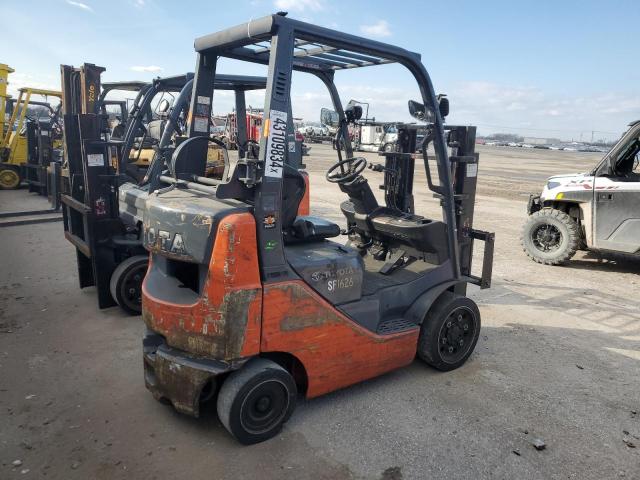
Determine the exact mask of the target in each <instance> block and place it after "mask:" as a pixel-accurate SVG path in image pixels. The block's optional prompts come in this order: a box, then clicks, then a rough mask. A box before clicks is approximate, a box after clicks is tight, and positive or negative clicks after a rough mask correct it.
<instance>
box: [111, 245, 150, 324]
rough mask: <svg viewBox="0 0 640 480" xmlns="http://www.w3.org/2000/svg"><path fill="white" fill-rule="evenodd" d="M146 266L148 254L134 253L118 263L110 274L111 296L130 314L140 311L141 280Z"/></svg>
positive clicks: (136, 313)
mask: <svg viewBox="0 0 640 480" xmlns="http://www.w3.org/2000/svg"><path fill="white" fill-rule="evenodd" d="M148 266H149V256H148V255H134V256H133V257H129V258H127V259H126V260H125V261H124V262H122V263H121V264H120V265H118V266H117V267H116V269H115V270H114V271H113V274H111V281H110V282H109V287H110V291H111V296H112V297H113V299H114V300H115V301H116V303H117V304H118V305H120V308H122V309H123V310H124V311H125V312H127V313H129V314H130V315H140V314H141V313H142V281H143V280H144V276H145V275H146V273H147V268H148Z"/></svg>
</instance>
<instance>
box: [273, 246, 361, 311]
mask: <svg viewBox="0 0 640 480" xmlns="http://www.w3.org/2000/svg"><path fill="white" fill-rule="evenodd" d="M285 256H286V258H287V261H288V262H289V265H291V268H293V269H294V270H295V272H296V273H297V274H298V275H299V276H300V277H301V278H302V279H303V280H304V281H305V283H306V284H307V285H309V286H310V287H311V288H313V289H314V290H315V291H316V292H317V293H319V294H320V295H321V296H322V297H324V298H325V299H326V300H328V301H329V302H330V303H331V304H333V305H340V304H343V303H348V302H353V301H355V300H360V297H361V296H362V278H363V272H364V264H363V262H362V257H361V256H360V254H359V253H358V252H357V250H355V249H353V248H350V247H346V246H344V245H341V244H339V243H336V242H331V241H329V240H323V241H318V242H304V243H299V244H293V245H288V246H287V247H285Z"/></svg>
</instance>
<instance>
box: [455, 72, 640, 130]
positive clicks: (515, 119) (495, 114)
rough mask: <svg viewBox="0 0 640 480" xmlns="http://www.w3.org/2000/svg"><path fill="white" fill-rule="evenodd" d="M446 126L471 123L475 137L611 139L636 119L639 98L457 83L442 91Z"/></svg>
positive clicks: (485, 83) (615, 94)
mask: <svg viewBox="0 0 640 480" xmlns="http://www.w3.org/2000/svg"><path fill="white" fill-rule="evenodd" d="M444 93H448V94H449V99H450V102H451V115H450V116H449V118H448V121H449V123H452V124H456V123H459V124H471V125H477V126H478V127H479V133H480V134H487V133H498V132H500V133H518V134H520V135H532V136H542V137H558V138H561V139H566V140H569V139H572V138H573V139H580V137H582V138H583V139H587V138H590V137H591V131H592V130H593V131H594V132H595V133H594V136H595V138H607V139H614V138H617V136H618V135H619V134H620V133H622V131H623V130H624V129H625V126H626V124H627V123H629V122H630V121H631V120H634V119H636V118H640V95H636V94H623V93H606V94H601V95H598V94H595V95H593V96H590V97H588V98H587V97H581V96H566V95H561V94H554V93H551V92H547V91H543V90H541V89H540V88H537V87H532V86H513V85H501V84H496V83H491V82H478V81H476V82H462V83H459V84H457V85H454V86H453V88H450V89H447V90H446V91H445V92H444Z"/></svg>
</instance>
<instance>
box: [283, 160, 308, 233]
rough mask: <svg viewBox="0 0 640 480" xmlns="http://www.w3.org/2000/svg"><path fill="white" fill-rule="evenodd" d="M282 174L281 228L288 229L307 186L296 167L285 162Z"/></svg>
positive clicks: (291, 224)
mask: <svg viewBox="0 0 640 480" xmlns="http://www.w3.org/2000/svg"><path fill="white" fill-rule="evenodd" d="M282 176H283V178H282V180H283V182H282V229H283V230H288V229H290V228H291V227H292V226H293V222H294V221H295V219H296V216H297V215H298V208H299V206H300V202H301V201H302V197H304V193H305V191H306V189H307V186H306V183H305V181H304V177H303V176H302V174H301V173H300V172H299V171H298V169H297V168H293V167H292V166H290V165H286V164H285V166H284V168H283V175H282Z"/></svg>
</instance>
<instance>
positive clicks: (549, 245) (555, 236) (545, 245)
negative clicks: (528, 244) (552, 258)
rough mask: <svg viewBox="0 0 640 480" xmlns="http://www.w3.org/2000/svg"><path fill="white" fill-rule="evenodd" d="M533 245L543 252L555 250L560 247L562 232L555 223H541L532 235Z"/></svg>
mask: <svg viewBox="0 0 640 480" xmlns="http://www.w3.org/2000/svg"><path fill="white" fill-rule="evenodd" d="M531 239H532V240H533V245H534V246H535V247H536V248H537V249H538V250H540V251H541V252H545V253H548V252H553V251H555V250H557V249H558V248H560V244H561V243H562V232H560V230H559V229H558V227H556V226H555V225H550V224H548V223H547V224H544V225H539V226H538V227H536V229H535V230H534V231H533V233H532V235H531Z"/></svg>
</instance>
